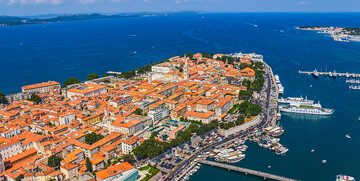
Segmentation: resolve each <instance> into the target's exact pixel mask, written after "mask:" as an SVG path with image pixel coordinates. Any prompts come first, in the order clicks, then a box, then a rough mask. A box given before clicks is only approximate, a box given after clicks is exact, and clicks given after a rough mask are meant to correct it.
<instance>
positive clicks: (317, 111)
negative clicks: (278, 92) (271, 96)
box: [278, 97, 334, 116]
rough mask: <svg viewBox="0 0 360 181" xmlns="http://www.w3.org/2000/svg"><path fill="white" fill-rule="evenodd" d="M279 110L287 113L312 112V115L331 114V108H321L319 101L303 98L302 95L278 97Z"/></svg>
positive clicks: (332, 111)
mask: <svg viewBox="0 0 360 181" xmlns="http://www.w3.org/2000/svg"><path fill="white" fill-rule="evenodd" d="M278 102H279V110H280V111H281V112H287V113H297V114H314V115H326V116H328V115H332V114H333V113H334V110H333V109H327V108H322V106H321V104H320V102H318V103H315V104H314V101H313V100H308V99H307V98H305V99H303V98H302V97H300V98H297V97H288V98H286V99H283V98H281V99H279V100H278Z"/></svg>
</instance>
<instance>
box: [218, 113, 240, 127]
mask: <svg viewBox="0 0 360 181" xmlns="http://www.w3.org/2000/svg"><path fill="white" fill-rule="evenodd" d="M244 122H245V116H244V115H243V114H240V115H239V116H238V117H237V119H236V121H235V122H233V121H230V122H227V123H225V122H222V123H220V128H221V129H226V130H228V129H230V128H232V127H234V126H238V125H241V124H244Z"/></svg>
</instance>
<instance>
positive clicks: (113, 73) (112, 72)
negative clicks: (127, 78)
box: [106, 71, 121, 75]
mask: <svg viewBox="0 0 360 181" xmlns="http://www.w3.org/2000/svg"><path fill="white" fill-rule="evenodd" d="M106 73H107V74H112V75H121V72H115V71H107V72H106Z"/></svg>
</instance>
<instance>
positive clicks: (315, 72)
mask: <svg viewBox="0 0 360 181" xmlns="http://www.w3.org/2000/svg"><path fill="white" fill-rule="evenodd" d="M312 74H313V75H314V77H316V78H317V77H319V72H318V71H317V70H316V69H315V70H314V71H313V72H312Z"/></svg>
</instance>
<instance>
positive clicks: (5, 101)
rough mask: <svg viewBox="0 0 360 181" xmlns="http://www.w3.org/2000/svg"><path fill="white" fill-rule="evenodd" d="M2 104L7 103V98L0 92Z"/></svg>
mask: <svg viewBox="0 0 360 181" xmlns="http://www.w3.org/2000/svg"><path fill="white" fill-rule="evenodd" d="M0 104H7V100H6V98H5V94H4V93H2V92H0Z"/></svg>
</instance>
